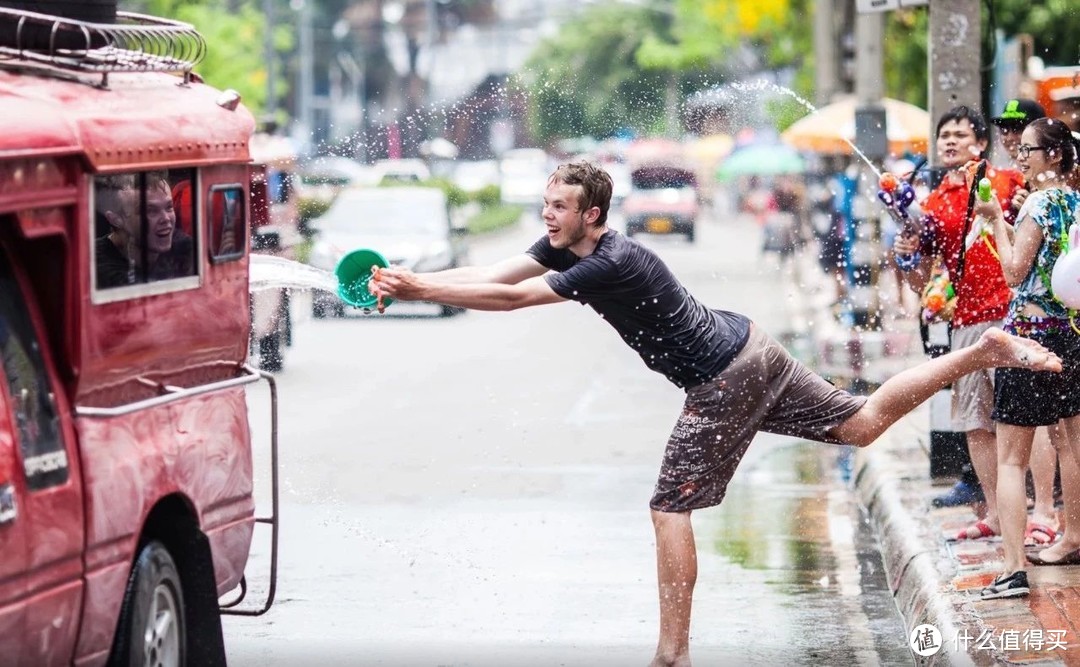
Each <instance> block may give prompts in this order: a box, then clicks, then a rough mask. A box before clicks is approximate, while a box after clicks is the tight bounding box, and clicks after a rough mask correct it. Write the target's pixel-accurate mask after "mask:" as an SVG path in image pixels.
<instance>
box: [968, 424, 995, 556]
mask: <svg viewBox="0 0 1080 667" xmlns="http://www.w3.org/2000/svg"><path fill="white" fill-rule="evenodd" d="M967 447H968V454H970V455H971V465H972V467H973V468H975V476H976V477H978V478H979V485H980V486H981V487H982V490H983V497H984V498H985V499H986V516H985V517H983V522H984V523H985V524H986V525H987V526H989V527H990V528H991V529H993V531H994V532H995V533H998V534H999V535H1000V534H1001V525H1000V522H999V521H998V506H997V484H998V447H997V437H996V436H995V435H994V434H993V433H991V432H990V431H987V430H984V429H976V430H973V431H968V432H967ZM968 537H970V538H972V539H974V538H977V537H979V535H978V534H976V533H975V531H974V529H973V528H968Z"/></svg>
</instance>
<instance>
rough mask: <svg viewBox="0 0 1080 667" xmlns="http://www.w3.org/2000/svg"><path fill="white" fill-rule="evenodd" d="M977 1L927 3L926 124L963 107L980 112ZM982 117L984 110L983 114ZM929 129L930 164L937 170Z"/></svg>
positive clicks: (954, 0)
mask: <svg viewBox="0 0 1080 667" xmlns="http://www.w3.org/2000/svg"><path fill="white" fill-rule="evenodd" d="M979 2H980V0H934V1H933V2H931V3H930V45H929V60H930V77H929V87H930V90H929V97H930V122H931V123H932V124H936V123H937V119H938V118H940V117H941V115H942V114H944V113H945V112H946V111H948V110H949V109H951V108H953V107H955V106H957V105H960V104H966V105H968V106H970V107H975V108H981V106H982V103H981V100H982V75H981V74H982V73H981V68H980V65H981V52H980V45H981V43H982V40H981V39H980V37H981V34H982V31H981V23H980V20H981V17H980V12H979ZM983 113H984V114H985V109H984V110H983ZM933 135H934V128H933V127H931V128H930V136H931V142H930V146H931V150H930V151H929V153H930V160H931V164H932V165H933V166H939V160H938V157H937V155H936V151H934V150H933Z"/></svg>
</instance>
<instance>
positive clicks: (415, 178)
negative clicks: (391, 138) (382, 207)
mask: <svg viewBox="0 0 1080 667" xmlns="http://www.w3.org/2000/svg"><path fill="white" fill-rule="evenodd" d="M372 170H373V171H374V172H375V182H376V183H422V182H424V181H428V180H431V169H429V168H428V166H427V165H426V164H424V161H423V160H417V159H415V158H403V159H393V160H379V161H378V162H376V163H375V166H374V167H373V169H372Z"/></svg>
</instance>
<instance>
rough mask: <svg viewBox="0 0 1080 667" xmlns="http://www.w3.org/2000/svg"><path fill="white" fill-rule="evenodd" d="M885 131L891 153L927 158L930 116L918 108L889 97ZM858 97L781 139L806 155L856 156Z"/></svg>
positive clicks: (838, 104)
mask: <svg viewBox="0 0 1080 667" xmlns="http://www.w3.org/2000/svg"><path fill="white" fill-rule="evenodd" d="M881 105H882V106H884V107H885V119H886V120H885V128H886V134H887V135H888V138H889V152H890V153H891V154H893V155H902V154H903V153H908V152H910V153H921V154H925V153H926V150H927V147H928V145H929V141H930V133H931V131H932V128H931V122H930V114H929V113H927V112H926V111H925V110H924V109H920V108H919V107H917V106H915V105H914V104H908V103H907V102H901V101H900V100H894V99H891V98H888V97H886V98H885V99H883V100H882V101H881ZM858 106H859V103H858V101H857V100H856V98H855V97H845V98H843V99H840V100H839V101H837V102H834V103H832V104H829V105H826V106H823V107H821V108H820V109H818V110H817V111H813V112H811V113H810V114H809V115H807V116H804V117H803V118H801V119H799V120H798V121H796V122H795V123H794V124H793V125H792V126H791V127H789V128H788V129H786V130H784V132H783V133H782V134H781V135H780V138H781V139H783V140H784V142H785V143H787V144H788V145H790V146H793V147H795V148H798V149H799V150H804V151H813V152H816V153H824V154H829V155H838V154H839V155H850V154H852V153H854V152H855V151H854V149H853V148H852V147H851V144H850V143H848V142H849V141H855V109H856V108H857V107H858Z"/></svg>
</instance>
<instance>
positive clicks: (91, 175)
mask: <svg viewBox="0 0 1080 667" xmlns="http://www.w3.org/2000/svg"><path fill="white" fill-rule="evenodd" d="M45 4H46V5H48V6H55V7H61V6H63V4H64V3H45ZM67 4H69V5H75V4H78V3H67ZM3 26H7V28H8V29H7V30H2V29H0V110H2V115H3V119H4V131H3V132H0V663H2V664H3V665H32V666H35V667H37V666H42V665H71V664H74V665H80V666H81V665H87V666H89V665H102V664H106V663H109V664H114V665H134V664H140V665H142V664H153V665H184V664H193V665H209V664H221V663H223V662H224V660H225V652H224V641H223V638H222V631H221V613H224V612H237V613H247V614H258V613H262V612H263V611H265V610H266V609H267V608H269V605H270V604H271V603H272V600H273V594H274V577H275V575H276V551H277V550H276V539H277V524H276V517H277V479H276V465H277V456H276V451H277V442H276V437H277V436H276V426H275V425H276V392H275V390H274V388H273V379H272V377H271V376H269V375H267V374H265V373H264V372H261V371H258V370H255V369H253V368H251V367H249V366H248V365H247V364H246V361H247V358H248V351H249V350H248V346H249V340H250V336H251V314H250V313H251V310H250V308H251V304H250V298H249V295H248V261H249V256H250V255H249V253H250V245H251V242H250V238H251V235H250V231H249V226H250V222H249V218H250V186H251V181H252V165H251V160H250V155H249V140H250V137H251V136H252V132H253V129H254V121H253V119H252V116H251V114H250V113H248V112H247V111H246V110H245V108H244V107H243V106H242V105H240V104H239V99H238V96H237V95H236V94H235V93H229V92H225V93H223V92H222V91H219V90H216V89H214V88H212V87H210V86H207V85H205V84H203V83H201V82H200V80H199V78H198V77H197V76H196V75H195V74H194V73H193V72H192V68H193V66H194V64H195V63H196V62H197V60H198V58H199V57H200V56H201V54H202V53H203V52H204V51H205V46H206V45H205V43H204V42H203V40H202V38H201V37H200V36H199V35H198V33H197V32H196V31H195V30H194V29H192V28H191V26H188V25H186V24H180V23H175V22H170V21H165V20H160V19H153V18H150V17H143V16H138V15H129V14H123V13H120V14H118V15H117V19H116V24H115V25H103V24H96V23H94V24H90V23H81V22H78V21H75V20H68V19H63V18H52V17H47V16H43V15H40V14H35V13H25V12H20V11H18V10H11V9H0V27H3ZM31 27H33V28H34V29H35V30H34V31H29V28H31ZM24 29H26V30H27V32H25V33H24V32H23V30H24ZM25 35H34V36H35V39H37V42H36V43H35V44H34V45H33V46H34V48H33V49H31V48H24V47H26V45H25V44H21V43H20V40H21V39H23V37H24V36H25ZM43 36H45V37H48V36H53V37H56V39H53V41H52V42H50V39H52V38H49V39H45V38H44V37H43ZM60 38H62V39H60ZM43 39H44V42H42V40H43ZM80 40H83V41H82V42H80ZM50 43H51V44H52V46H50ZM57 44H63V47H59V46H56V45H57ZM259 381H267V382H268V383H270V389H271V391H270V392H269V395H270V401H271V403H272V405H271V411H270V415H271V419H272V420H273V421H274V424H272V425H271V426H270V428H269V432H270V433H271V437H270V443H269V447H270V459H271V463H272V465H273V466H274V469H273V471H272V473H273V475H274V476H273V484H272V488H273V498H272V499H271V502H272V503H273V514H272V516H270V517H267V518H261V517H256V515H255V499H254V496H253V486H254V484H253V471H252V467H253V466H252V459H253V456H252V436H251V432H250V428H249V421H248V405H247V400H248V399H247V396H246V389H245V387H246V386H247V385H250V384H252V383H255V382H259ZM258 522H265V523H269V524H271V526H272V538H271V539H272V546H271V553H272V556H271V565H270V568H271V576H270V586H269V589H268V592H267V600H266V602H265V604H264V605H263V607H262V608H261V609H259V608H256V609H237V608H235V607H231V606H230V608H228V609H224V610H223V609H221V608H220V607H219V600H220V599H221V597H222V596H226V595H227V594H228V595H231V596H233V597H234V600H233V602H230V603H227V604H228V605H232V604H234V603H235V602H236V601H238V600H236V599H235V598H238V597H242V594H243V593H244V592H245V591H246V580H245V578H244V570H245V567H246V565H247V561H248V556H249V551H250V547H251V542H252V537H253V532H254V527H255V524H256V523H258ZM234 589H235V590H239V593H230V591H234Z"/></svg>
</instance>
